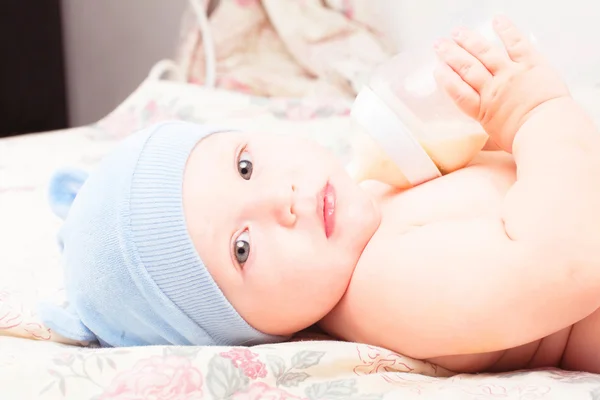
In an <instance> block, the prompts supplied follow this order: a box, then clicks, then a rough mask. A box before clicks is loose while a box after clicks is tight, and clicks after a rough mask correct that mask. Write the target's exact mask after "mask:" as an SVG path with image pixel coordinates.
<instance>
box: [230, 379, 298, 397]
mask: <svg viewBox="0 0 600 400" xmlns="http://www.w3.org/2000/svg"><path fill="white" fill-rule="evenodd" d="M305 399H306V398H305V397H298V396H295V395H293V394H291V393H289V392H286V391H285V390H283V389H279V388H277V387H271V386H269V385H267V384H266V383H263V382H256V383H253V384H252V385H251V386H250V387H249V388H248V389H247V390H244V391H242V392H237V393H236V394H234V395H233V396H232V397H231V400H305ZM306 400H308V399H306Z"/></svg>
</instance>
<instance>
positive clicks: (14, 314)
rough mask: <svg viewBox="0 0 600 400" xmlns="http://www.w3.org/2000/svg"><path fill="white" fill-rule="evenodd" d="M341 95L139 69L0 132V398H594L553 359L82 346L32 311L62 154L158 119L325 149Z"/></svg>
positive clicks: (69, 158) (83, 153)
mask: <svg viewBox="0 0 600 400" xmlns="http://www.w3.org/2000/svg"><path fill="white" fill-rule="evenodd" d="M348 114H349V103H348V102H347V101H345V100H339V101H332V100H329V101H327V102H319V101H317V100H310V99H303V100H298V99H284V98H272V99H265V98H259V97H253V96H248V95H244V94H240V93H233V92H226V91H221V90H213V91H210V90H206V89H203V88H201V87H198V86H194V85H185V84H180V83H173V82H167V81H156V80H148V81H146V82H144V83H143V84H142V85H141V86H140V88H139V89H138V90H137V91H135V92H134V93H133V94H132V95H131V96H130V98H129V99H127V100H126V101H125V102H124V103H123V104H122V105H121V106H120V107H119V108H117V109H116V110H115V111H114V112H113V113H111V114H110V115H109V116H107V117H106V118H104V119H103V120H102V121H100V122H98V123H96V124H92V125H90V126H85V127H80V128H75V129H69V130H63V131H56V132H47V133H43V134H36V135H27V136H23V137H16V138H10V139H4V140H0V246H1V247H0V371H2V374H0V397H1V398H3V399H33V398H36V399H37V398H40V399H65V398H67V399H68V398H76V399H128V400H132V399H177V400H179V399H211V398H214V399H224V398H230V399H311V400H316V399H388V398H389V399H398V398H402V399H421V398H423V399H429V398H432V399H497V398H502V399H523V400H533V399H567V398H568V399H580V398H581V399H600V376H598V375H592V374H585V373H571V372H565V371H560V370H554V369H546V370H537V371H519V372H514V373H509V374H496V375H488V374H480V375H455V374H453V373H452V372H450V371H447V370H444V369H442V368H439V367H437V366H435V365H432V364H430V363H424V362H420V361H416V360H413V359H410V358H408V357H404V356H402V355H400V354H396V353H394V352H390V351H388V350H385V349H381V348H376V347H372V346H367V345H362V344H355V343H343V342H334V341H329V340H327V339H328V338H327V337H321V336H312V335H310V334H307V333H305V334H302V335H299V336H298V337H296V338H295V341H292V342H289V343H283V344H278V345H269V346H258V347H253V348H231V347H229V348H220V347H189V348H182V347H165V346H158V347H145V348H126V349H94V348H78V347H73V346H67V345H62V344H58V343H54V342H52V341H51V337H52V332H51V331H50V330H48V329H47V328H45V327H44V326H43V324H41V323H40V321H39V320H38V319H37V317H36V315H35V304H36V303H37V301H38V300H39V299H40V298H46V297H55V298H56V299H57V301H58V300H60V298H61V297H62V296H63V293H62V291H61V285H62V282H61V280H62V271H61V267H60V259H59V252H58V246H57V244H56V241H55V235H56V232H57V230H58V228H59V227H60V221H59V220H58V219H57V218H56V217H54V216H53V215H52V214H51V212H50V209H49V207H48V206H47V201H46V184H47V182H48V178H49V177H50V175H51V173H52V172H53V171H54V170H55V169H56V168H58V167H62V166H77V167H81V168H86V169H90V168H93V167H94V165H95V164H96V163H97V162H98V160H100V158H101V157H102V156H103V155H104V154H105V153H106V152H107V151H108V150H109V149H110V148H111V147H112V146H114V144H115V143H116V142H117V141H118V140H120V139H121V138H122V137H124V136H125V135H127V134H129V133H130V132H132V131H134V130H136V129H139V128H142V127H144V126H147V125H149V124H152V123H154V122H157V121H160V120H165V119H173V118H175V119H184V120H190V121H195V122H201V123H211V124H218V125H223V126H228V127H232V128H243V129H254V130H266V131H273V132H278V133H288V134H304V135H310V136H312V137H314V138H315V139H317V140H320V141H321V142H322V143H324V144H325V145H328V146H330V147H331V148H332V149H333V150H336V148H335V141H328V140H329V139H331V138H332V137H335V135H323V133H324V132H329V133H332V134H340V135H343V134H344V132H346V131H347V130H348V129H349V124H350V123H351V122H350V119H349V117H348Z"/></svg>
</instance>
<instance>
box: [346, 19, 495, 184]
mask: <svg viewBox="0 0 600 400" xmlns="http://www.w3.org/2000/svg"><path fill="white" fill-rule="evenodd" d="M477 30H478V31H479V32H480V33H483V34H484V35H485V36H487V37H488V38H489V39H491V40H493V41H494V42H496V43H498V39H497V37H495V35H494V34H493V31H492V29H491V21H488V22H487V23H485V24H482V25H480V26H479V27H478V29H477ZM436 64H437V58H436V55H435V52H434V50H433V47H432V46H431V47H423V48H422V49H417V50H410V51H405V52H403V53H400V54H398V55H397V56H395V57H393V58H391V59H390V60H388V61H386V62H385V63H383V64H382V65H380V66H379V67H377V68H376V69H375V70H374V72H373V74H372V76H371V78H370V80H369V82H368V83H367V84H366V85H365V86H364V87H363V88H362V89H361V91H360V92H359V94H358V96H357V97H356V100H355V102H354V104H353V107H352V112H351V115H352V118H353V120H354V122H355V129H353V130H352V132H350V134H349V138H348V140H349V143H350V145H349V149H350V150H349V152H350V153H351V154H350V155H349V156H348V158H349V162H348V163H347V169H348V172H349V173H350V174H351V175H352V177H353V178H354V179H355V180H356V181H364V180H370V179H374V180H378V181H381V182H384V183H387V184H390V185H392V186H395V187H396V188H399V189H404V188H408V187H411V186H415V185H419V184H421V183H424V182H427V181H429V180H431V179H434V178H437V177H439V176H442V175H444V174H448V173H450V172H453V171H456V170H458V169H460V168H463V167H465V166H466V165H467V164H469V162H471V161H472V160H473V158H474V157H475V156H476V155H477V153H478V152H479V151H481V149H482V148H483V146H484V145H485V144H486V142H487V140H488V135H487V134H486V133H485V131H484V130H483V128H482V127H481V125H480V124H479V123H478V122H476V121H475V120H473V119H471V118H469V117H467V116H466V115H465V114H464V113H463V112H462V111H460V110H459V109H458V107H457V106H456V105H455V104H454V103H453V101H452V100H451V99H450V97H449V96H448V95H447V94H446V93H445V91H444V90H443V89H442V88H440V87H438V85H437V83H436V80H435V78H434V69H435V67H436Z"/></svg>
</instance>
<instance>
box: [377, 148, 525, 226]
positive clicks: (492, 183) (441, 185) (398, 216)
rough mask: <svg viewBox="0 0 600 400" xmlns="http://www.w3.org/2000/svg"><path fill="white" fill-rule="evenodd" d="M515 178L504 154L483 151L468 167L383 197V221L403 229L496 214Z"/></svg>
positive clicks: (513, 171) (512, 168)
mask: <svg viewBox="0 0 600 400" xmlns="http://www.w3.org/2000/svg"><path fill="white" fill-rule="evenodd" d="M515 180H516V168H515V165H514V162H513V160H512V158H511V157H510V156H508V155H507V154H504V153H482V155H481V156H480V157H478V159H476V160H475V162H474V163H473V164H472V165H470V166H469V167H467V168H464V169H462V170H459V171H457V172H454V173H452V174H449V175H446V176H443V177H441V178H438V179H436V180H434V181H431V182H427V183H426V184H423V185H420V186H418V187H415V188H413V189H411V190H408V191H405V192H402V193H399V194H392V195H384V196H381V197H380V201H381V206H382V212H383V214H384V223H385V224H386V225H388V226H392V225H393V226H394V228H395V229H399V230H404V229H410V228H411V227H414V226H423V225H426V224H430V223H436V222H440V221H444V220H448V219H468V218H476V217H479V216H496V215H498V216H499V215H500V213H501V212H502V204H503V201H504V197H505V196H506V193H507V192H508V190H509V189H510V187H511V186H512V185H513V183H514V182H515Z"/></svg>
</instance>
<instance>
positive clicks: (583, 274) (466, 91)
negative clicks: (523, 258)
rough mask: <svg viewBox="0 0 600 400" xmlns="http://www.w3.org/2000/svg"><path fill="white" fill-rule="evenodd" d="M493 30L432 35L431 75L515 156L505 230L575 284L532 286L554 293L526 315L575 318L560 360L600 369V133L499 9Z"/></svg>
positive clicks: (562, 322) (557, 322) (562, 323)
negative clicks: (490, 34) (489, 36)
mask: <svg viewBox="0 0 600 400" xmlns="http://www.w3.org/2000/svg"><path fill="white" fill-rule="evenodd" d="M495 30H496V32H497V33H498V36H499V37H500V39H501V40H502V42H503V44H504V48H502V47H499V46H494V45H492V44H491V43H489V42H488V41H486V40H485V39H483V38H482V37H480V36H478V35H477V34H476V33H474V32H471V31H468V30H458V31H456V32H455V35H454V37H453V40H442V41H440V42H439V43H438V46H437V50H438V55H439V58H440V60H441V65H440V68H439V69H438V72H437V79H438V82H439V83H440V84H441V85H442V86H443V87H444V88H445V90H446V91H447V92H448V94H449V95H450V96H451V97H452V98H453V99H454V101H455V103H456V105H457V106H458V107H459V108H460V109H461V110H463V111H464V112H465V113H466V114H467V115H469V116H471V117H473V118H475V119H476V120H477V121H479V122H480V123H481V124H482V126H483V128H484V129H485V130H486V131H487V132H488V134H489V135H490V137H491V138H492V139H493V140H494V141H495V142H496V143H497V144H498V145H499V146H500V147H502V148H503V149H504V150H506V151H509V152H512V153H513V155H514V157H515V162H516V164H517V182H516V183H515V184H514V185H513V187H512V188H511V190H510V191H509V192H508V194H507V196H506V198H505V201H504V211H503V215H502V219H503V223H504V227H505V230H506V235H507V236H508V237H509V238H510V239H511V240H512V241H513V242H515V243H516V244H518V245H520V246H522V248H523V249H526V251H529V252H530V253H529V254H532V255H535V257H536V259H537V258H538V257H539V259H543V260H546V261H545V262H543V263H536V265H532V267H535V268H544V269H545V270H547V271H548V272H547V273H548V274H556V276H557V277H561V278H560V279H559V282H562V285H572V286H571V287H572V288H573V289H575V290H573V291H571V292H570V293H571V294H570V295H569V297H566V295H565V296H563V298H561V299H557V298H556V296H557V295H556V293H550V292H548V293H545V292H544V290H543V289H544V288H543V287H542V288H538V289H539V290H538V291H537V294H536V296H538V297H540V296H541V297H544V298H546V299H553V300H560V301H555V303H554V304H556V306H555V307H553V309H552V310H546V309H545V308H544V307H541V308H540V311H539V315H531V318H535V319H538V320H540V323H544V322H546V323H550V322H552V324H554V325H553V326H556V327H560V328H561V329H562V328H566V327H568V326H569V325H570V324H571V323H572V322H566V321H572V320H573V318H576V319H579V320H581V321H580V322H579V323H577V324H576V325H575V326H574V327H573V331H572V334H571V337H570V339H569V343H568V344H567V348H566V351H565V354H564V366H565V367H568V368H575V369H584V370H588V371H594V372H600V350H599V349H600V312H599V311H596V310H598V309H599V308H600V183H599V182H600V134H599V133H598V131H597V129H596V127H595V126H594V124H593V122H592V121H591V119H590V118H589V117H588V116H587V115H586V114H585V112H584V111H583V109H582V108H581V107H580V106H579V105H578V104H577V103H576V102H575V101H574V100H573V99H572V98H571V96H570V94H569V92H568V90H567V88H566V86H565V84H564V83H563V81H562V80H561V79H560V77H559V76H558V75H557V74H556V73H555V72H554V70H553V69H552V68H551V67H550V66H549V65H548V63H547V62H546V60H545V59H544V58H543V57H542V56H541V55H540V54H539V53H538V52H537V50H536V49H535V48H534V47H533V45H532V44H531V43H529V41H528V40H527V38H526V37H524V36H523V34H522V33H521V32H519V30H518V29H517V28H516V27H515V26H514V25H512V24H511V22H510V21H508V20H507V19H505V18H499V19H497V20H496V21H495ZM557 279H558V278H557ZM559 282H557V283H559ZM532 284H533V285H534V286H535V282H532ZM565 287H566V286H565ZM536 290H537V289H536ZM565 293H566V292H565ZM531 301H532V302H534V301H539V299H537V300H536V299H534V298H532V299H531ZM574 316H577V317H574ZM515 329H518V327H515Z"/></svg>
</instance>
